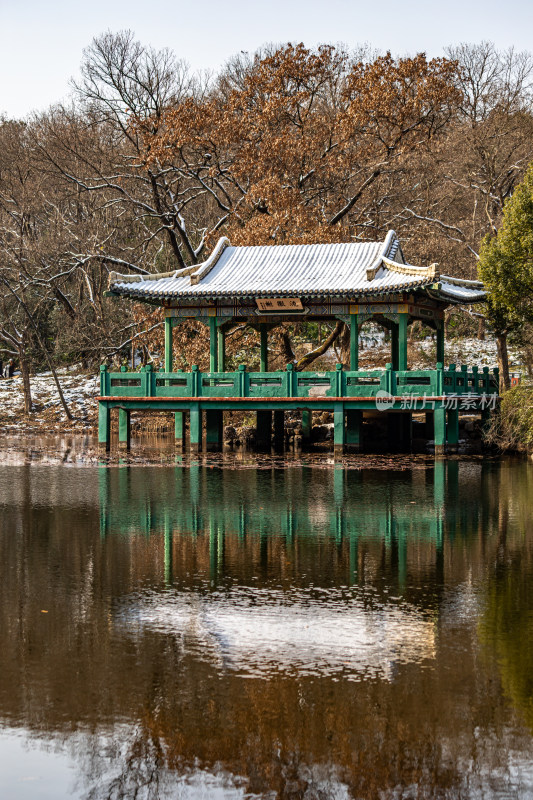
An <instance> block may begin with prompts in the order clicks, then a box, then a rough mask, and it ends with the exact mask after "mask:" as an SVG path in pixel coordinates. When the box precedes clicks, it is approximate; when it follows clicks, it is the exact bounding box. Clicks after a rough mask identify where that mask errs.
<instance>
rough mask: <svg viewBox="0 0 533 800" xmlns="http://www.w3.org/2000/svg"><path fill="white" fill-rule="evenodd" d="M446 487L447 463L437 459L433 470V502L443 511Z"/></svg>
mask: <svg viewBox="0 0 533 800" xmlns="http://www.w3.org/2000/svg"><path fill="white" fill-rule="evenodd" d="M445 488H446V463H445V461H435V466H434V472H433V504H434V506H435V508H436V509H438V510H439V511H442V508H443V506H444V492H445Z"/></svg>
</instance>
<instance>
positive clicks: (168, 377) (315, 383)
mask: <svg viewBox="0 0 533 800" xmlns="http://www.w3.org/2000/svg"><path fill="white" fill-rule="evenodd" d="M498 384H499V378H498V370H497V369H493V370H489V368H488V367H483V368H482V369H479V368H478V367H467V366H466V365H462V366H461V367H460V368H459V369H458V368H457V367H456V365H455V364H450V366H449V367H448V368H447V369H444V368H442V367H441V366H440V365H439V364H437V368H436V369H427V370H393V369H392V368H391V367H390V366H389V365H387V368H386V369H384V370H357V371H350V370H344V369H343V368H342V365H341V364H337V367H336V369H335V370H329V371H325V372H296V371H295V370H294V368H293V365H292V364H288V365H287V369H286V370H280V371H277V372H247V371H246V367H245V365H241V366H240V367H239V369H238V370H237V371H235V372H200V370H199V369H198V367H196V366H193V367H192V370H191V372H183V371H181V370H179V371H178V372H163V371H161V372H154V371H153V369H152V366H151V365H148V366H147V367H144V368H142V369H141V370H140V372H127V371H126V368H125V367H122V369H121V371H120V372H109V371H108V369H107V367H105V366H102V367H101V368H100V395H101V396H102V397H131V398H135V397H162V398H164V397H174V398H179V397H187V398H189V397H227V398H235V397H237V398H258V397H266V398H268V397H272V398H275V397H283V398H311V397H348V398H349V397H375V396H376V395H377V393H378V392H379V391H385V392H388V393H389V394H391V395H394V396H396V397H399V396H400V397H401V396H402V395H419V396H424V395H426V396H442V395H458V396H460V395H465V394H471V395H483V394H486V395H490V394H497V393H498Z"/></svg>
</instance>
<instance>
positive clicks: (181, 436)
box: [174, 411, 185, 447]
mask: <svg viewBox="0 0 533 800" xmlns="http://www.w3.org/2000/svg"><path fill="white" fill-rule="evenodd" d="M174 439H175V440H176V445H177V446H178V447H183V443H184V441H185V415H184V413H183V411H176V413H175V414H174Z"/></svg>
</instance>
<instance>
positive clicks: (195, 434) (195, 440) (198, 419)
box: [189, 404, 202, 453]
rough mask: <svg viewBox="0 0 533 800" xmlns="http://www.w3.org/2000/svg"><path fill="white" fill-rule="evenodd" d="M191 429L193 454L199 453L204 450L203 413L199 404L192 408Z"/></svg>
mask: <svg viewBox="0 0 533 800" xmlns="http://www.w3.org/2000/svg"><path fill="white" fill-rule="evenodd" d="M189 429H190V447H191V453H199V452H200V451H201V450H202V412H201V410H200V407H199V406H198V404H196V405H194V406H192V407H191V411H190V422H189Z"/></svg>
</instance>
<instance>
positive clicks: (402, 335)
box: [398, 314, 438, 370]
mask: <svg viewBox="0 0 533 800" xmlns="http://www.w3.org/2000/svg"><path fill="white" fill-rule="evenodd" d="M399 316H400V321H399V323H398V369H399V370H406V369H407V314H400V315H399ZM437 360H438V359H437Z"/></svg>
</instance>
